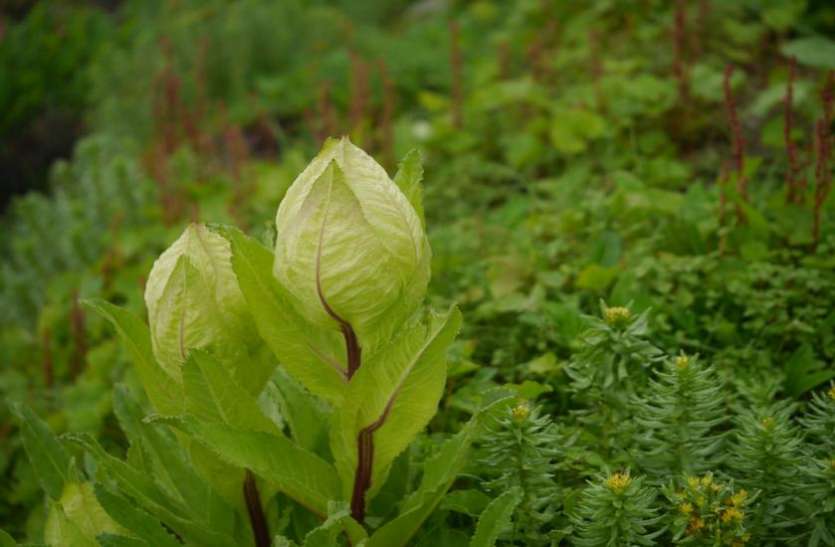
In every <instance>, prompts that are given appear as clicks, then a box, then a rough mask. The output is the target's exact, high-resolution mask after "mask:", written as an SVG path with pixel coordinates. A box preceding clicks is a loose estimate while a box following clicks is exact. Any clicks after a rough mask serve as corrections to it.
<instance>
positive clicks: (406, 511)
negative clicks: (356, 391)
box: [367, 396, 513, 547]
mask: <svg viewBox="0 0 835 547" xmlns="http://www.w3.org/2000/svg"><path fill="white" fill-rule="evenodd" d="M512 399H513V398H512V396H502V397H500V398H498V399H496V400H494V401H492V402H491V403H490V404H489V405H487V406H486V407H485V408H484V409H483V410H481V411H480V412H479V413H478V414H476V415H475V416H473V417H472V418H471V419H470V421H469V422H467V425H465V426H464V428H463V429H462V430H461V431H460V432H458V434H457V435H455V436H454V437H452V438H451V439H449V440H448V441H446V442H445V443H444V444H443V446H441V448H440V450H439V451H438V452H437V453H436V454H435V455H434V456H433V457H432V458H430V459H429V460H427V461H426V463H425V464H424V466H423V479H422V480H421V484H420V486H419V487H418V489H417V490H416V491H415V492H413V493H412V494H411V495H410V496H409V497H408V498H406V500H405V501H404V503H403V505H402V506H401V508H400V514H399V515H398V516H397V517H396V518H394V519H393V520H391V521H389V522H387V523H386V524H384V525H383V526H381V527H380V528H379V529H378V530H377V531H376V532H374V534H372V536H371V537H370V538H369V540H368V546H367V547H401V546H403V545H407V544H408V542H409V540H410V539H411V537H412V536H413V535H414V534H415V532H417V530H418V529H419V528H420V526H421V524H423V521H424V520H426V518H427V517H428V516H429V515H430V514H431V513H432V511H434V510H435V507H436V506H437V505H438V503H440V501H441V499H442V498H443V497H444V495H445V494H446V491H447V490H449V487H450V486H451V485H452V482H453V481H454V480H455V478H456V477H457V476H458V473H459V472H460V471H461V469H463V467H464V465H465V464H466V463H467V461H468V458H469V455H470V447H471V446H472V443H473V441H474V440H475V439H476V437H477V435H478V434H479V431H480V429H481V423H482V421H483V420H484V419H485V417H487V416H490V415H491V414H492V413H493V412H494V411H496V410H498V409H501V408H506V406H507V404H508V402H509V401H511V400H512Z"/></svg>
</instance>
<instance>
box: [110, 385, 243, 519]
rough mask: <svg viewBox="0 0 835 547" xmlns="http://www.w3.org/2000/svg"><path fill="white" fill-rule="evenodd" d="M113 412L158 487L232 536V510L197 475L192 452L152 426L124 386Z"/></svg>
mask: <svg viewBox="0 0 835 547" xmlns="http://www.w3.org/2000/svg"><path fill="white" fill-rule="evenodd" d="M113 410H114V413H115V414H116V417H117V418H118V419H119V423H120V425H121V426H122V429H124V430H125V432H126V433H127V434H128V437H129V438H130V441H131V447H132V448H134V449H138V450H141V452H142V454H143V458H142V459H143V462H144V463H145V467H144V468H145V470H146V471H147V472H149V473H152V475H153V477H154V479H155V481H156V482H157V484H159V485H160V486H161V487H162V488H163V489H165V491H166V492H169V493H170V494H171V495H172V496H174V499H176V500H177V502H178V503H179V504H181V505H182V506H184V507H187V508H188V509H189V511H190V512H191V514H193V515H198V516H200V517H199V518H205V519H207V520H211V522H212V524H213V526H214V529H215V530H219V531H224V532H228V533H231V531H232V529H233V520H232V519H233V514H232V511H231V508H230V507H229V506H228V505H227V504H226V503H224V501H223V500H222V499H221V498H220V497H219V496H218V495H217V493H216V492H215V491H214V490H213V489H212V487H211V485H210V484H209V483H207V481H205V480H204V479H203V477H201V476H200V475H198V474H197V472H196V471H195V469H194V464H193V462H192V461H191V458H190V456H189V453H188V451H187V450H186V449H185V448H183V446H182V445H181V444H180V442H178V440H177V438H176V437H175V436H174V434H173V433H172V432H171V431H169V430H167V429H166V428H164V427H162V426H161V425H159V424H156V423H148V422H147V421H146V420H145V419H144V418H145V413H144V411H143V409H142V408H141V407H140V406H139V404H138V403H137V402H136V401H135V400H134V399H133V398H131V397H130V394H129V392H128V390H127V389H126V388H125V387H124V386H117V387H116V389H115V390H114V399H113ZM241 480H242V479H241ZM239 484H242V482H241V483H239Z"/></svg>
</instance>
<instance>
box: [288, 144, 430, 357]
mask: <svg viewBox="0 0 835 547" xmlns="http://www.w3.org/2000/svg"><path fill="white" fill-rule="evenodd" d="M276 229H277V237H276V247H275V266H274V273H275V276H276V277H277V278H278V281H279V282H280V283H281V284H282V285H283V286H284V287H285V288H286V290H287V291H288V293H290V295H291V296H292V297H293V299H294V305H295V306H296V307H297V308H298V310H299V312H300V313H301V314H302V315H303V316H304V317H305V318H306V319H307V320H308V321H310V322H311V323H313V324H314V325H316V326H318V327H325V328H329V329H334V328H342V327H344V324H346V323H347V324H348V325H350V327H351V328H352V329H353V330H354V331H355V332H356V334H357V335H358V337H359V340H360V343H361V344H362V345H363V346H365V347H369V346H373V345H374V344H375V343H376V342H377V341H379V340H382V339H384V337H385V336H386V335H385V332H390V331H391V329H394V328H396V327H397V325H398V324H400V323H401V322H402V321H403V319H405V318H406V317H407V316H409V315H411V314H412V313H413V312H414V311H415V310H416V309H417V306H418V305H419V304H420V302H421V301H422V300H423V297H424V295H425V293H426V286H427V284H428V282H429V266H430V254H431V252H430V249H429V244H428V241H427V238H426V234H425V233H424V230H423V226H422V223H421V220H420V218H419V217H418V214H417V213H416V211H415V208H414V207H413V205H412V204H411V203H410V202H409V200H408V198H407V197H406V196H405V195H404V194H403V192H402V191H401V190H400V188H398V186H397V185H396V184H395V183H394V182H393V181H392V180H391V179H390V178H389V176H388V175H387V174H386V171H385V170H384V169H383V167H382V166H381V165H380V164H378V163H377V162H376V161H374V159H373V158H371V156H369V155H368V154H366V153H365V152H363V151H362V150H361V149H359V148H358V147H356V146H354V145H353V144H352V143H351V142H350V141H349V140H348V139H347V138H343V139H341V140H338V141H337V140H331V141H329V142H328V143H326V144H325V146H324V147H323V148H322V151H321V152H320V153H319V155H318V156H316V158H314V159H313V161H311V162H310V164H309V165H308V166H307V167H306V168H305V170H304V171H303V172H302V173H301V174H300V175H299V176H298V177H297V178H296V180H295V181H294V182H293V184H292V186H291V187H290V189H289V190H288V191H287V195H286V196H285V198H284V200H283V201H282V202H281V205H280V206H279V208H278V213H277V215H276Z"/></svg>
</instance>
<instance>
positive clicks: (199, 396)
mask: <svg viewBox="0 0 835 547" xmlns="http://www.w3.org/2000/svg"><path fill="white" fill-rule="evenodd" d="M183 388H184V390H185V396H186V410H187V411H188V412H189V413H190V414H192V415H193V416H195V417H196V418H197V419H199V420H201V421H206V422H218V423H223V424H226V425H229V426H232V427H235V428H238V429H241V430H244V431H261V432H263V433H274V434H279V433H280V432H279V430H278V427H277V426H276V425H275V424H274V423H273V422H272V421H271V420H269V419H268V418H267V417H266V416H264V414H263V413H262V412H261V408H260V407H259V406H258V401H256V400H255V398H254V397H253V396H252V395H250V394H249V393H247V391H246V390H245V389H243V388H242V387H241V386H239V385H238V384H237V383H236V382H235V380H234V379H233V378H232V376H231V375H230V374H229V372H227V370H226V369H225V368H224V367H223V365H222V364H221V363H220V362H218V360H217V359H216V358H215V357H214V356H212V355H211V354H209V353H206V352H205V351H200V350H195V351H192V352H191V353H190V354H189V357H188V360H187V361H186V364H185V366H184V367H183Z"/></svg>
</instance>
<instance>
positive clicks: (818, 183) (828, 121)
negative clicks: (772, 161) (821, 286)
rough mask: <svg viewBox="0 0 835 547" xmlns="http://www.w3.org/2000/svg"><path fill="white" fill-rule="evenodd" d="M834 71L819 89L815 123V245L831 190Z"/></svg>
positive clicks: (818, 238) (834, 103)
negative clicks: (820, 109) (819, 108)
mask: <svg viewBox="0 0 835 547" xmlns="http://www.w3.org/2000/svg"><path fill="white" fill-rule="evenodd" d="M834 93H835V71H832V70H830V71H829V73H828V74H827V77H826V84H824V86H823V91H821V102H822V103H823V116H822V117H821V119H820V120H818V123H817V124H816V126H815V128H816V132H815V133H816V140H815V142H816V149H817V164H816V165H815V202H814V211H813V215H814V219H813V223H812V242H813V243H812V245H813V246H817V244H818V241H819V240H820V225H821V212H822V210H823V204H824V203H825V202H826V198H827V197H828V196H829V192H830V190H832V170H831V169H830V167H829V160H830V158H831V156H832V115H833V109H835V99H833V94H834Z"/></svg>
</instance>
